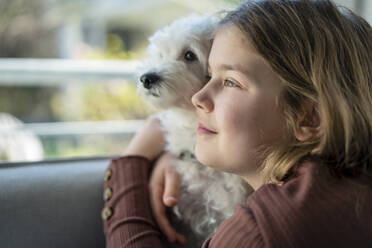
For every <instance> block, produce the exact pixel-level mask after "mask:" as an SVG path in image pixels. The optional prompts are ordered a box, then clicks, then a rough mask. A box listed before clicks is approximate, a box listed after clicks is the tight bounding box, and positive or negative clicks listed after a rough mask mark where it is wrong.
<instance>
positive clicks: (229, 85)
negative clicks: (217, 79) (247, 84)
mask: <svg viewBox="0 0 372 248" xmlns="http://www.w3.org/2000/svg"><path fill="white" fill-rule="evenodd" d="M223 86H227V87H239V85H238V84H236V83H234V82H233V81H231V80H225V81H224V82H223Z"/></svg>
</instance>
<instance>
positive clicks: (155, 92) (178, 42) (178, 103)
mask: <svg viewBox="0 0 372 248" xmlns="http://www.w3.org/2000/svg"><path fill="white" fill-rule="evenodd" d="M217 23H218V19H217V18H215V17H211V16H207V15H203V16H200V15H196V14H193V15H191V16H188V17H185V18H182V19H178V20H176V21H175V22H173V23H172V24H171V25H169V26H167V27H165V28H163V29H161V30H159V31H157V32H156V33H155V34H154V35H153V36H152V37H150V39H149V41H150V44H149V46H148V50H147V52H148V58H147V60H145V61H144V62H143V64H142V66H141V68H140V73H141V75H142V76H141V81H142V82H140V83H139V84H138V87H137V91H138V93H139V94H140V95H142V96H143V97H144V99H145V100H146V101H147V102H149V103H150V104H152V105H153V106H155V107H157V108H159V109H161V110H164V111H163V112H161V113H160V114H159V115H158V117H159V118H160V120H161V122H162V125H163V128H164V130H165V132H166V140H167V146H166V150H167V151H169V152H171V153H173V154H175V155H177V156H179V158H180V160H179V161H178V163H177V165H175V166H176V168H177V171H178V172H179V174H180V175H181V178H182V184H181V185H182V186H181V195H180V200H179V203H178V204H177V206H176V207H175V208H174V212H175V213H176V215H177V216H178V217H179V218H181V219H182V220H183V221H185V222H186V223H188V224H189V225H190V226H191V228H192V230H193V231H194V232H196V233H198V234H200V235H202V236H204V237H206V236H208V235H210V234H211V233H214V232H215V231H216V228H217V227H218V225H219V224H220V223H221V221H222V220H224V219H225V218H227V217H229V216H231V215H232V214H233V212H234V209H235V206H236V205H237V204H243V203H244V202H245V200H246V198H247V195H248V193H250V192H251V189H250V187H249V186H248V185H247V184H246V183H245V182H244V181H243V180H242V179H241V178H240V177H239V176H236V175H233V174H228V173H224V172H221V171H217V170H215V169H212V168H209V167H206V166H203V165H202V164H200V163H199V162H198V161H197V160H196V159H195V157H194V156H193V155H192V153H193V151H194V146H195V142H196V129H197V126H198V121H197V116H196V112H195V109H194V107H193V106H192V103H191V96H192V95H193V94H194V93H196V92H197V91H198V90H199V89H201V88H202V87H203V86H204V85H205V83H206V75H207V59H208V55H209V52H210V48H211V45H212V39H213V35H214V33H215V30H216V28H217ZM186 53H188V55H186ZM190 53H191V55H190ZM192 54H193V55H195V56H193V55H192ZM187 58H188V59H187ZM192 58H193V59H192ZM149 74H151V75H152V77H154V75H155V78H156V79H155V80H153V81H155V82H153V81H151V80H150V81H146V80H147V78H146V75H147V76H148V75H149ZM150 82H151V85H150ZM146 83H147V86H146ZM149 85H150V86H149ZM181 157H182V158H181Z"/></svg>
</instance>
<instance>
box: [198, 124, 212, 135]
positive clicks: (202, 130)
mask: <svg viewBox="0 0 372 248" xmlns="http://www.w3.org/2000/svg"><path fill="white" fill-rule="evenodd" d="M197 131H198V133H199V134H216V132H214V131H212V130H209V129H208V128H206V127H204V126H203V124H201V123H200V122H199V127H198V130H197Z"/></svg>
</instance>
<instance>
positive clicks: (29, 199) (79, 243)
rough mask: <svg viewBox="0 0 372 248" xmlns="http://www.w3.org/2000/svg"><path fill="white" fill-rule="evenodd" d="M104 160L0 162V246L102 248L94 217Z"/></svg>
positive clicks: (99, 205) (98, 212)
mask: <svg viewBox="0 0 372 248" xmlns="http://www.w3.org/2000/svg"><path fill="white" fill-rule="evenodd" d="M109 161H110V158H108V157H95V158H87V159H70V160H68V159H67V160H66V159H64V160H50V161H43V162H40V163H37V162H31V163H30V162H29V163H6V164H0V212H1V215H0V246H1V247H4V248H7V247H9V248H10V247H11V248H18V247H19V248H20V247H22V248H23V247H35V248H36V247H37V248H51V247H54V248H59V247H61V248H62V247H63V248H65V247H69V248H75V247H76V248H77V247H79V248H82V247H90V248H93V247H99V248H102V247H104V245H105V240H104V235H103V229H102V220H101V217H100V215H101V209H102V207H103V199H102V193H103V176H104V172H105V169H106V167H107V166H108V163H109Z"/></svg>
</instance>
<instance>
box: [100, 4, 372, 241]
mask: <svg viewBox="0 0 372 248" xmlns="http://www.w3.org/2000/svg"><path fill="white" fill-rule="evenodd" d="M371 49H372V29H371V27H370V26H369V25H368V24H367V23H366V22H365V21H364V20H363V19H362V18H360V17H358V16H356V15H355V14H353V13H352V12H350V11H346V10H344V11H342V12H341V11H340V10H338V9H337V7H336V6H335V5H334V4H333V3H332V2H330V1H325V0H324V1H310V0H298V1H289V0H276V1H274V0H264V1H262V0H261V1H247V2H245V3H242V4H241V5H240V6H239V7H238V8H237V9H236V10H234V11H232V12H230V13H229V14H227V15H226V16H225V17H224V18H223V19H222V20H221V23H220V27H219V29H218V31H217V32H216V34H215V39H214V41H213V45H212V49H211V53H210V56H209V61H208V64H209V75H208V83H207V84H206V85H205V86H204V87H203V88H202V89H201V90H200V91H199V92H197V93H196V94H195V95H194V96H193V97H192V102H193V105H194V106H195V108H196V111H197V114H198V117H199V128H198V135H197V144H196V147H195V155H196V157H197V158H198V160H200V162H201V163H203V164H204V165H206V166H210V167H213V168H216V169H218V170H223V171H226V172H230V173H235V174H237V175H240V176H241V177H242V178H244V179H245V180H246V181H247V182H248V183H249V184H250V185H251V186H252V187H253V188H254V189H255V192H254V193H253V194H251V195H250V196H249V197H248V199H247V203H246V205H244V206H240V205H239V206H237V208H236V212H235V214H234V215H233V216H232V217H230V218H228V219H227V220H225V221H224V222H223V223H222V224H221V226H220V228H219V229H218V231H217V232H216V233H215V234H214V235H213V236H212V237H210V238H209V239H207V240H206V241H205V242H204V244H203V247H354V246H358V247H372V212H371V211H370V209H371V207H372V195H371V186H372V176H371V170H372V168H371V167H372V152H371V150H370V147H371V145H372V144H371V143H372V91H371V86H372V54H371V52H370V51H371ZM163 146H164V140H163V138H162V133H161V131H160V127H159V122H158V121H157V120H156V118H155V117H152V118H150V119H149V121H148V122H147V124H146V125H145V127H144V128H143V129H142V131H141V132H139V133H138V134H137V135H136V137H135V138H134V139H133V140H132V142H131V144H130V145H129V146H128V148H127V149H126V151H125V153H124V155H125V156H123V157H120V158H117V159H114V160H112V162H111V164H110V166H109V169H108V172H107V176H106V182H105V187H106V189H110V191H111V196H112V197H108V198H107V199H106V207H105V208H104V211H103V218H104V219H105V222H104V228H105V234H106V238H107V245H108V247H150V246H151V247H162V242H161V237H162V234H161V232H160V231H159V228H160V229H161V230H162V231H163V233H165V234H166V236H168V238H169V240H170V241H175V240H177V241H179V242H180V243H184V242H185V240H184V237H183V236H182V235H180V234H179V233H177V232H175V231H174V230H173V229H172V227H170V225H169V223H168V221H167V220H166V216H165V211H164V205H163V203H162V202H161V200H162V197H163V195H164V196H172V195H173V196H176V198H177V195H176V194H177V188H174V189H172V190H169V188H170V187H171V186H172V185H174V184H176V182H177V177H175V176H174V174H172V173H170V174H169V173H166V171H169V169H167V168H169V166H168V165H169V163H170V162H169V160H167V159H168V157H167V156H168V155H165V156H163V155H161V157H160V159H159V160H158V161H159V162H158V165H156V166H155V169H154V171H153V174H152V179H151V184H152V186H154V187H151V189H152V192H151V196H150V192H149V189H148V174H149V171H150V169H151V167H152V165H151V162H152V161H154V160H155V159H156V158H158V157H159V155H160V154H161V153H162V148H163ZM158 185H160V186H158ZM176 185H177V184H176ZM164 187H165V189H164ZM174 194H175V195H174ZM176 200H177V199H175V201H174V200H173V201H172V199H171V198H170V199H169V198H166V197H164V204H166V205H168V206H170V205H174V204H176ZM151 203H152V204H153V208H152V209H153V210H154V217H155V219H156V220H157V223H158V226H157V225H156V224H155V220H154V219H153V217H152V213H151Z"/></svg>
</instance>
